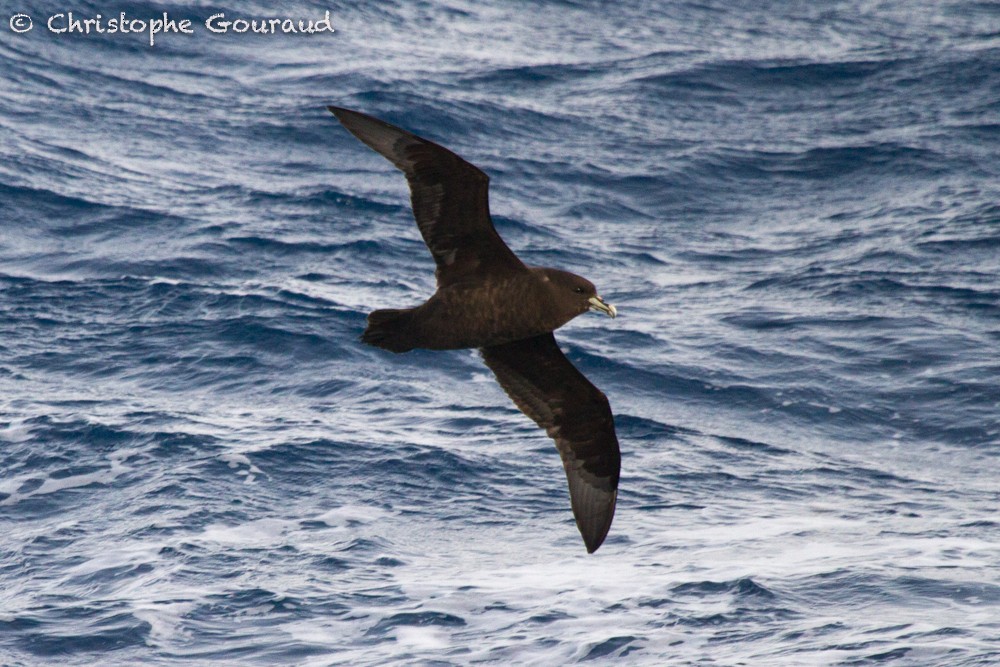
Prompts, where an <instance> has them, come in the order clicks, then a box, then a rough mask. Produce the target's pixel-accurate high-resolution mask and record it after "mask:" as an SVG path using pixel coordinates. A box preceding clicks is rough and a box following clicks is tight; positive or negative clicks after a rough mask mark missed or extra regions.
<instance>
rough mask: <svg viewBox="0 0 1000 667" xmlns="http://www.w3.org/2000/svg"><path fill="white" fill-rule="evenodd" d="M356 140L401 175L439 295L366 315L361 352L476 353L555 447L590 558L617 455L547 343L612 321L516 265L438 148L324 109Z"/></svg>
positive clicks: (607, 414) (586, 285)
mask: <svg viewBox="0 0 1000 667" xmlns="http://www.w3.org/2000/svg"><path fill="white" fill-rule="evenodd" d="M329 109H330V111H331V112H333V114H334V115H335V116H336V117H337V119H338V120H340V122H341V123H342V124H343V125H344V127H346V128H347V129H348V130H350V132H351V133H352V134H354V135H355V136H356V137H357V138H358V139H360V140H361V141H363V142H364V143H365V144H367V145H368V146H369V147H371V148H372V149H374V150H375V151H377V152H378V153H380V154H381V155H383V156H384V157H385V158H387V159H388V160H390V161H391V162H392V163H393V164H394V165H396V167H397V168H399V169H400V170H401V171H403V173H404V174H405V175H406V179H407V181H408V182H409V185H410V195H411V202H412V205H413V215H414V217H415V218H416V221H417V227H418V228H419V229H420V233H421V234H422V235H423V237H424V241H425V242H426V244H427V247H428V248H429V249H430V251H431V255H432V256H433V257H434V261H435V263H436V264H437V271H436V276H437V283H438V289H437V292H435V294H434V295H433V296H432V297H431V298H430V299H428V300H427V301H426V302H425V303H423V304H421V305H420V306H417V307H415V308H404V309H386V310H376V311H374V312H373V313H371V314H370V315H369V316H368V326H367V328H366V329H365V332H364V334H362V340H363V341H364V342H365V343H368V344H370V345H374V346H376V347H381V348H383V349H387V350H391V351H392V352H406V351H408V350H412V349H414V348H425V349H431V350H450V349H461V348H479V350H480V352H481V354H482V356H483V360H484V361H485V362H486V365H487V366H489V367H490V369H491V370H492V371H493V373H494V374H495V375H496V377H497V380H498V381H499V382H500V386H502V387H503V389H504V391H506V392H507V394H508V395H509V396H510V397H511V399H512V400H513V401H514V403H515V404H516V405H517V407H518V408H520V410H521V411H522V412H524V413H525V414H526V415H528V416H529V417H530V418H531V419H533V420H534V421H535V423H537V424H538V425H539V426H541V427H542V428H544V429H545V431H546V433H548V435H549V436H550V437H551V438H552V439H553V440H555V443H556V447H557V449H558V450H559V454H560V456H561V457H562V461H563V467H564V469H565V471H566V477H567V480H568V482H569V490H570V500H571V504H572V507H573V515H574V516H575V518H576V523H577V527H578V528H579V529H580V533H581V535H582V536H583V540H584V543H585V544H586V546H587V551H588V552H593V551H595V550H596V549H597V548H598V547H599V546H600V545H601V543H602V542H603V541H604V538H605V536H606V535H607V532H608V529H609V528H610V527H611V520H612V518H613V517H614V512H615V501H616V498H617V494H618V476H619V469H620V466H621V455H620V453H619V450H618V438H617V436H616V435H615V427H614V417H613V416H612V414H611V407H610V405H609V404H608V399H607V398H606V397H605V396H604V394H603V393H602V392H601V391H600V390H599V389H597V388H596V387H595V386H594V385H593V384H591V383H590V382H589V381H588V380H587V378H585V377H584V376H583V374H582V373H580V372H579V371H578V370H577V369H576V368H574V367H573V365H572V364H571V363H570V362H569V360H568V359H566V357H565V355H563V353H562V352H561V351H560V350H559V347H558V346H557V345H556V342H555V338H554V337H553V336H552V332H553V331H554V330H556V329H558V328H559V327H561V326H563V325H564V324H566V323H567V322H569V321H570V320H572V319H573V318H574V317H576V316H577V315H581V314H583V313H585V312H587V311H588V310H594V311H598V312H603V313H606V314H608V315H610V316H611V317H615V316H616V314H617V312H616V310H615V307H614V306H611V305H608V304H607V303H605V302H604V300H603V299H601V298H600V297H599V296H598V295H597V290H596V289H595V288H594V285H593V284H592V283H590V281H588V280H586V279H584V278H581V277H580V276H577V275H575V274H572V273H569V272H567V271H560V270H559V269H551V268H540V267H528V266H525V265H524V264H523V263H522V262H521V260H519V259H518V258H517V256H516V255H515V254H514V253H513V252H511V250H510V248H508V247H507V245H506V244H505V243H504V242H503V240H502V239H501V238H500V235H499V234H497V232H496V229H495V228H494V227H493V222H492V220H491V219H490V214H489V201H488V194H487V189H488V184H489V178H488V177H487V176H486V174H485V173H483V172H482V171H481V170H479V169H478V168H476V167H475V166H473V165H472V164H470V163H468V162H466V161H465V160H463V159H462V158H460V157H459V156H458V155H455V154H454V153H452V152H451V151H449V150H448V149H446V148H444V147H442V146H439V145H438V144H435V143H433V142H431V141H427V140H426V139H421V138H420V137H418V136H416V135H414V134H411V133H409V132H407V131H405V130H402V129H400V128H398V127H396V126H394V125H390V124H389V123H386V122H385V121H381V120H379V119H377V118H373V117H371V116H368V115H366V114H362V113H358V112H357V111H350V110H348V109H341V108H338V107H329Z"/></svg>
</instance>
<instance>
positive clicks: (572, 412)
mask: <svg viewBox="0 0 1000 667" xmlns="http://www.w3.org/2000/svg"><path fill="white" fill-rule="evenodd" d="M480 351H481V352H482V355H483V359H484V360H485V361H486V365H487V366H489V367H490V369H491V370H492V371H493V373H494V374H495V375H496V376H497V380H499V381H500V386H502V387H503V389H504V391H506V392H507V395H508V396H510V397H511V398H512V399H513V400H514V403H516V404H517V407H518V408H520V409H521V411H522V412H523V413H524V414H526V415H528V416H529V417H531V418H532V419H533V420H534V421H535V423H537V424H538V425H539V426H541V427H542V428H544V429H545V431H546V432H547V433H548V434H549V437H551V438H552V439H553V440H555V441H556V447H557V448H558V449H559V454H560V456H562V461H563V467H564V468H565V469H566V478H567V479H568V480H569V496H570V502H571V503H572V505H573V516H574V517H576V525H577V527H578V528H579V529H580V534H581V535H583V541H584V544H586V545H587V551H588V552H590V553H593V552H594V551H595V550H596V549H597V547H599V546H601V543H602V542H603V541H604V537H605V536H606V535H607V534H608V529H609V528H610V527H611V519H612V518H613V517H614V514H615V499H616V497H617V495H618V475H619V471H620V469H621V454H620V453H619V450H618V438H617V436H616V435H615V422H614V417H613V416H612V414H611V406H610V405H609V404H608V399H607V397H606V396H605V395H604V394H603V393H601V391H600V390H599V389H598V388H597V387H595V386H594V385H593V384H591V383H590V381H589V380H587V378H586V377H584V376H583V374H582V373H581V372H580V371H578V370H577V369H576V368H575V367H574V366H573V364H571V363H570V362H569V359H567V358H566V356H565V355H564V354H563V353H562V352H561V351H560V350H559V346H558V345H556V339H555V337H554V336H553V335H552V334H551V333H547V334H542V335H540V336H535V337H534V338H526V339H524V340H517V341H513V342H511V343H504V344H503V345H494V346H491V347H484V348H482V350H480Z"/></svg>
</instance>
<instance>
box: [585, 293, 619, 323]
mask: <svg viewBox="0 0 1000 667" xmlns="http://www.w3.org/2000/svg"><path fill="white" fill-rule="evenodd" d="M588 300H589V301H590V310H592V311H594V312H595V313H605V314H606V315H607V316H608V317H612V318H614V317H618V309H617V308H615V307H614V306H612V305H611V304H610V303H605V302H604V299H602V298H601V297H599V296H592V297H590V299H588Z"/></svg>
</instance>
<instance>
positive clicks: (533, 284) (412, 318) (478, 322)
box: [362, 267, 591, 352]
mask: <svg viewBox="0 0 1000 667" xmlns="http://www.w3.org/2000/svg"><path fill="white" fill-rule="evenodd" d="M561 273H565V272H561ZM553 274H554V270H553V269H541V268H535V267H531V268H528V267H526V268H525V269H524V270H523V271H517V272H512V273H511V274H510V275H505V276H502V277H500V278H498V279H497V280H493V281H490V282H487V283H483V282H477V281H467V282H462V283H455V284H450V285H447V286H445V287H442V288H440V289H438V291H437V292H435V293H434V295H433V296H432V297H431V298H430V299H428V300H427V301H426V302H425V303H423V304H421V305H420V306H417V307H416V308H408V309H405V310H383V311H375V312H374V313H372V314H371V316H370V317H369V323H368V328H367V329H366V330H365V333H364V335H363V337H362V340H364V341H365V342H366V343H369V344H372V345H375V346H377V347H383V348H385V349H389V350H392V351H393V352H405V351H407V350H410V349H413V348H424V349H428V350H457V349H462V348H469V347H477V348H483V347H489V346H490V345H501V344H503V343H509V342H511V341H514V340H521V339H524V338H531V337H532V336H537V335H539V334H543V333H549V332H551V331H554V330H555V329H558V328H559V327H561V326H562V325H564V324H566V323H567V322H569V321H570V320H571V319H573V318H574V317H576V316H577V315H581V314H583V313H585V312H587V311H588V310H589V309H590V308H591V305H590V303H589V302H588V301H587V300H584V299H581V300H580V301H579V302H578V303H571V304H565V305H563V304H561V303H560V302H559V299H558V298H557V296H556V293H555V284H554V281H557V280H560V279H562V280H566V279H567V278H566V277H564V276H558V275H553ZM569 275H572V274H569ZM504 304H520V305H519V307H518V308H516V309H512V308H507V307H504ZM380 313H384V315H381V314H380Z"/></svg>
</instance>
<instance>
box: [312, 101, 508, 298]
mask: <svg viewBox="0 0 1000 667" xmlns="http://www.w3.org/2000/svg"><path fill="white" fill-rule="evenodd" d="M327 108H328V109H329V110H330V111H331V112H333V115H335V116H336V117H337V120H339V121H340V122H341V124H343V126H344V127H346V128H347V129H348V130H349V131H350V132H351V134H353V135H354V136H356V137H357V138H358V139H360V140H361V141H363V142H364V143H366V144H367V145H368V146H370V147H371V148H372V149H374V150H375V151H376V152H378V153H380V154H381V155H382V156H384V157H385V158H386V159H388V160H389V161H390V162H392V163H393V164H394V165H396V167H397V168H399V169H400V170H401V171H402V172H403V173H404V174H406V180H407V181H408V182H409V184H410V201H411V202H412V204H413V217H414V218H416V220H417V226H418V227H419V228H420V233H421V234H422V235H423V237H424V242H425V243H426V244H427V247H428V248H430V251H431V254H432V255H433V256H434V261H435V262H436V263H437V273H436V275H437V280H438V286H439V287H441V286H445V285H448V284H453V283H456V282H461V281H462V280H464V279H466V278H468V277H469V276H470V275H471V276H476V275H483V274H489V273H494V272H509V271H511V270H515V271H516V270H524V269H525V266H524V264H522V263H521V260H519V259H518V258H517V255H515V254H514V253H513V252H512V251H511V249H510V248H508V247H507V244H505V243H504V242H503V239H501V238H500V235H499V234H497V231H496V229H494V227H493V221H492V220H491V219H490V207H489V193H488V189H489V177H488V176H487V175H486V174H484V173H483V172H482V171H480V170H479V169H478V168H477V167H476V166H474V165H472V164H470V163H468V162H466V161H465V160H463V159H462V158H460V157H459V156H457V155H455V154H454V153H452V152H451V151H450V150H448V149H447V148H444V147H443V146H439V145H437V144H435V143H434V142H432V141H427V140H426V139H421V138H420V137H418V136H416V135H414V134H411V133H410V132H407V131H406V130H402V129H400V128H398V127H396V126H395V125H390V124H389V123H386V122H385V121H381V120H379V119H377V118H372V117H371V116H368V115H366V114H363V113H358V112H357V111H350V110H349V109H341V108H339V107H327Z"/></svg>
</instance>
